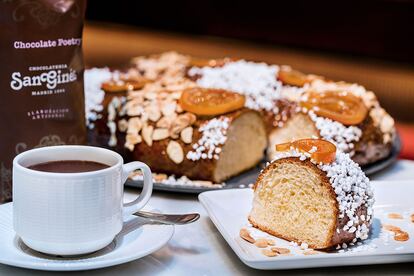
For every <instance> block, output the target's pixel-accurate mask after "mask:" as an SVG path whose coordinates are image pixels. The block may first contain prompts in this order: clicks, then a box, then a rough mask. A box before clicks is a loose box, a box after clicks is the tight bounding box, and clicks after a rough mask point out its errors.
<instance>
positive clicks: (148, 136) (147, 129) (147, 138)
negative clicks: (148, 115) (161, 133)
mask: <svg viewBox="0 0 414 276" xmlns="http://www.w3.org/2000/svg"><path fill="white" fill-rule="evenodd" d="M153 132H154V127H153V126H149V125H145V126H144V127H143V128H142V138H143V139H144V142H145V143H146V144H147V145H148V146H150V147H151V146H152V133H153Z"/></svg>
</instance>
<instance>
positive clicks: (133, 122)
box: [127, 117, 142, 134]
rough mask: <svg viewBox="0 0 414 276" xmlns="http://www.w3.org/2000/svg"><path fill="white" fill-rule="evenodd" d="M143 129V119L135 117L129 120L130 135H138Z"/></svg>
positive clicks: (128, 131)
mask: <svg viewBox="0 0 414 276" xmlns="http://www.w3.org/2000/svg"><path fill="white" fill-rule="evenodd" d="M141 128H142V122H141V119H140V118H138V117H133V118H130V119H129V120H128V130H127V133H129V134H138V133H139V131H140V130H141Z"/></svg>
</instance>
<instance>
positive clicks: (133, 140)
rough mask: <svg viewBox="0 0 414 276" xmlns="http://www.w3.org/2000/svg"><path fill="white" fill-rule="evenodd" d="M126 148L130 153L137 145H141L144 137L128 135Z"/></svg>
mask: <svg viewBox="0 0 414 276" xmlns="http://www.w3.org/2000/svg"><path fill="white" fill-rule="evenodd" d="M125 140H126V141H125V145H124V146H125V147H126V148H127V149H129V150H130V151H133V150H134V148H135V145H136V144H139V143H141V141H142V137H141V135H138V134H127V135H126V138H125Z"/></svg>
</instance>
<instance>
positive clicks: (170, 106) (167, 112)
mask: <svg viewBox="0 0 414 276" xmlns="http://www.w3.org/2000/svg"><path fill="white" fill-rule="evenodd" d="M176 106H177V103H176V102H164V103H163V105H162V107H161V112H162V114H163V115H164V116H167V117H168V116H171V115H174V114H175V108H176Z"/></svg>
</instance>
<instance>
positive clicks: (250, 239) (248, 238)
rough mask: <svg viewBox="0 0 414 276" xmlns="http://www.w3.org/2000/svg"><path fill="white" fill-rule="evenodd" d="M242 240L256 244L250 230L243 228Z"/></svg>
mask: <svg viewBox="0 0 414 276" xmlns="http://www.w3.org/2000/svg"><path fill="white" fill-rule="evenodd" d="M239 235H240V238H242V239H243V240H245V241H248V242H250V243H255V242H256V241H255V239H253V237H252V236H251V235H250V232H249V230H247V229H246V228H242V229H240V233H239Z"/></svg>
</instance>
